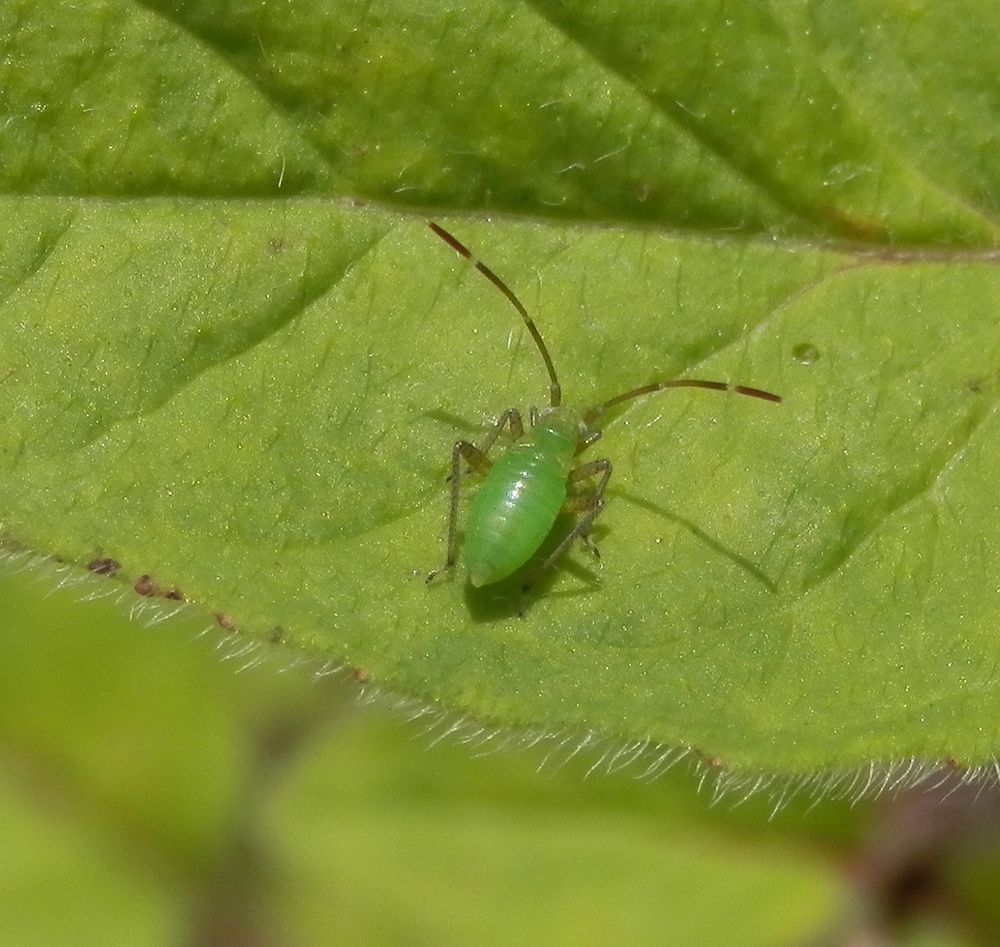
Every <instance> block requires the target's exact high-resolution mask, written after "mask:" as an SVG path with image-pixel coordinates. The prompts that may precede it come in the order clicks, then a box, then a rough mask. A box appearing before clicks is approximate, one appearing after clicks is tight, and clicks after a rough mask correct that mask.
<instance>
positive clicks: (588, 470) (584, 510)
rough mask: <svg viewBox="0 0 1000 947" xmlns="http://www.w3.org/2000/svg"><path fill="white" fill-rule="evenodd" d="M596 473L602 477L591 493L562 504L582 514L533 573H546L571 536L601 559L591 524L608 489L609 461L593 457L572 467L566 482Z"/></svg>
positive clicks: (599, 510)
mask: <svg viewBox="0 0 1000 947" xmlns="http://www.w3.org/2000/svg"><path fill="white" fill-rule="evenodd" d="M598 475H600V478H601V479H600V481H599V482H598V484H597V487H596V488H595V490H594V492H593V493H588V494H586V495H584V496H575V497H570V498H569V499H568V500H566V502H565V503H564V504H563V506H562V510H563V512H565V513H580V514H581V516H580V518H579V519H578V520H577V521H576V524H575V525H574V527H573V528H572V529H571V530H570V531H569V533H568V534H567V535H566V537H565V538H564V539H563V540H562V542H560V543H559V545H558V546H556V548H555V549H554V550H553V551H552V552H551V553H550V554H549V557H548V558H547V559H546V560H545V561H544V562H543V563H542V564H541V565H540V566H539V567H538V572H536V573H535V574H536V575H538V574H539V573H542V572H545V571H546V570H547V569H549V568H550V567H551V566H553V565H555V563H556V562H557V561H558V560H559V559H560V557H561V556H562V555H563V554H564V553H565V552H566V550H567V549H569V547H570V545H572V543H573V540H574V539H579V540H580V541H581V542H583V543H584V545H586V547H587V548H588V549H589V550H590V551H591V552H592V553H593V554H594V555H595V556H597V558H598V559H600V557H601V556H600V553H599V552H598V551H597V547H596V546H595V545H594V544H593V543H592V542H591V541H590V527H591V526H593V525H594V520H596V519H597V517H598V516H599V515H600V512H601V510H603V509H604V491H605V490H606V489H607V486H608V481H609V480H610V479H611V461H610V460H592V461H590V462H589V463H586V464H581V465H580V466H579V467H577V468H576V469H575V470H571V471H570V473H569V476H568V477H567V478H566V482H567V483H575V482H576V481H578V480H586V479H587V478H588V477H596V476H598ZM527 589H528V586H527V585H526V586H525V587H524V591H527Z"/></svg>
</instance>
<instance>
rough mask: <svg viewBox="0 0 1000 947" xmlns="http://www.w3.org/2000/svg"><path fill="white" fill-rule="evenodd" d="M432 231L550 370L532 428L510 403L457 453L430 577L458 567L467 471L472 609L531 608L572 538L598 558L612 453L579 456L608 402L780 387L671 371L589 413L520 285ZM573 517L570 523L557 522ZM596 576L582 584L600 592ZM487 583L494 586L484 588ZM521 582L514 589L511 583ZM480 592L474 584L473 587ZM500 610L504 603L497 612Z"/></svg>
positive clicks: (769, 396)
mask: <svg viewBox="0 0 1000 947" xmlns="http://www.w3.org/2000/svg"><path fill="white" fill-rule="evenodd" d="M429 226H430V228H431V230H433V231H434V233H435V234H437V236H438V237H440V238H441V239H442V240H443V241H444V242H445V243H447V244H448V246H450V247H451V248H452V249H453V250H454V251H455V252H456V253H458V254H459V255H460V256H463V257H465V258H466V259H467V260H469V261H470V262H471V263H472V264H473V265H474V266H475V268H476V269H477V270H479V272H480V273H481V274H482V275H483V276H485V277H486V279H488V280H489V281H490V282H491V283H492V284H493V285H494V286H495V287H496V288H497V289H498V290H499V291H500V292H501V293H502V294H503V295H504V296H506V297H507V300H508V302H509V303H510V304H511V305H512V306H513V307H514V309H516V310H517V313H518V315H519V316H520V317H521V320H522V321H523V322H524V325H525V327H526V328H527V330H528V333H529V335H530V336H531V338H532V340H533V341H534V343H535V347H536V348H537V349H538V353H539V355H540V356H541V358H542V362H543V363H544V364H545V370H546V372H547V373H548V376H549V405H548V407H547V408H543V409H541V410H536V409H534V408H533V409H532V410H531V412H530V413H529V416H528V420H529V422H530V427H528V428H527V429H526V428H525V424H524V420H523V418H522V416H521V412H520V411H518V409H517V408H508V409H507V410H506V411H504V412H503V414H502V415H500V417H499V419H498V420H497V421H496V423H495V424H494V425H493V427H492V428H491V429H490V430H489V432H488V433H487V435H486V437H485V438H484V440H483V442H482V443H481V444H480V445H478V446H477V445H475V444H473V443H472V442H471V441H468V440H465V439H461V440H458V441H455V443H454V445H453V447H452V452H451V473H450V474H449V476H448V480H449V483H450V487H451V489H450V499H449V508H448V551H447V555H446V557H445V562H444V565H443V566H442V567H441V568H440V569H437V570H435V571H434V572H432V573H430V575H428V577H427V582H428V583H431V582H433V581H434V580H435V579H436V578H437V577H438V576H440V575H443V574H445V573H448V572H450V571H451V570H452V569H453V568H454V566H455V563H456V561H457V558H458V545H459V530H458V508H459V502H460V499H461V481H462V477H463V476H464V475H466V474H467V473H475V474H478V475H479V476H481V477H482V482H481V483H480V484H479V487H478V489H477V491H476V493H475V495H474V496H473V498H472V502H471V503H470V504H469V512H468V515H467V517H466V523H465V531H464V535H463V537H462V547H463V558H464V560H465V566H466V572H467V578H468V582H467V585H466V601H467V603H468V605H469V608H470V610H471V611H473V613H478V614H480V615H483V616H486V615H489V614H497V615H499V614H510V611H511V605H512V603H516V604H515V607H514V608H513V610H514V611H516V612H517V613H518V614H523V612H524V604H523V602H524V599H525V596H526V594H527V592H528V590H529V588H532V587H533V586H534V587H536V589H537V590H538V591H544V586H543V587H542V588H541V589H538V588H537V587H538V581H539V580H540V579H544V580H545V582H546V584H549V585H550V584H551V581H552V569H551V567H552V566H553V565H554V564H555V563H556V562H558V561H560V560H561V559H562V557H563V555H564V554H565V553H566V552H567V550H568V549H569V548H570V546H571V545H572V544H573V542H574V541H576V540H579V541H580V542H582V543H583V544H584V545H585V546H586V547H587V548H588V549H589V550H590V551H591V552H592V553H593V554H594V556H595V557H599V554H598V552H597V546H596V545H594V543H593V541H592V538H591V533H592V531H593V527H594V521H595V520H596V519H597V517H598V516H599V515H600V513H601V511H602V510H603V509H604V505H605V494H606V491H607V487H608V482H609V481H610V480H611V470H612V466H611V461H610V460H607V459H605V458H600V459H598V460H591V461H584V462H583V463H578V461H577V456H578V455H579V454H581V453H582V452H583V451H585V450H586V449H587V448H588V447H590V446H591V445H592V444H594V443H595V442H596V441H598V440H599V439H600V437H601V429H600V427H599V426H598V421H599V420H600V418H601V417H602V415H604V414H605V412H607V411H608V410H609V409H611V408H614V407H616V406H618V405H621V404H623V403H624V402H627V401H631V400H632V399H634V398H639V397H642V396H643V395H648V394H653V393H654V392H657V391H663V390H665V389H667V388H701V389H707V390H710V391H722V392H732V393H733V394H737V395H745V396H747V397H751V398H757V399H760V400H762V401H770V402H772V403H776V402H780V401H781V397H780V395H776V394H773V393H772V392H770V391H764V390H763V389H761V388H751V387H749V386H747V385H734V384H732V383H730V382H727V381H706V380H704V379H700V378H672V379H667V380H665V381H654V382H651V383H649V384H646V385H640V386H639V387H638V388H632V389H630V390H629V391H626V392H624V393H623V394H620V395H616V396H615V397H614V398H609V399H608V400H607V401H602V402H601V403H600V404H597V405H594V406H593V407H591V408H588V409H586V410H584V411H576V410H574V409H572V408H569V407H567V406H564V405H563V403H562V386H561V385H560V383H559V379H558V376H557V375H556V369H555V365H554V364H553V361H552V356H551V355H550V354H549V350H548V348H547V346H546V345H545V342H544V340H543V339H542V335H541V333H540V332H539V331H538V327H537V326H536V325H535V323H534V321H533V320H532V318H531V316H529V315H528V311H527V310H526V309H525V308H524V305H523V304H522V303H521V301H520V300H519V299H518V298H517V296H516V295H515V294H514V291H513V290H512V289H511V288H510V287H509V286H508V285H507V284H506V283H505V282H504V281H503V280H502V279H500V277H499V276H497V274H496V273H494V272H493V270H491V269H490V268H489V267H488V266H487V265H486V264H485V263H483V262H482V261H481V260H477V259H476V258H475V257H474V256H473V255H472V251H470V250H469V248H468V247H466V246H465V244H463V243H461V242H460V241H459V240H458V238H457V237H455V236H453V235H452V234H450V233H449V232H448V231H447V230H445V229H444V228H443V227H441V226H440V225H439V224H436V223H434V222H433V221H430V222H429ZM505 432H506V434H507V435H508V436H509V438H510V440H511V441H513V444H512V446H510V447H509V448H508V449H507V450H506V452H505V453H504V454H503V455H502V456H500V457H499V458H497V459H496V460H494V459H492V458H491V457H490V456H489V454H490V451H491V450H492V449H493V447H494V446H495V445H496V443H497V441H498V440H499V439H500V438H501V436H502V435H504V433H505ZM566 516H569V517H572V520H571V522H570V525H569V526H568V528H566V529H565V530H562V529H560V528H558V527H557V523H565V522H566V519H565V518H566ZM596 585H597V582H596V577H595V579H594V582H593V584H592V585H591V584H590V583H587V584H586V585H584V587H583V588H584V591H585V592H586V591H592V590H593V588H594V587H596ZM486 589H488V590H489V591H488V592H487V591H484V590H486ZM515 589H516V590H517V595H516V596H513V597H512V596H511V595H509V594H508V590H510V591H513V590H515ZM474 590H476V591H474ZM495 609H500V611H499V612H497V611H495Z"/></svg>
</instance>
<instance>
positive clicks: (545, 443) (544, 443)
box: [531, 407, 582, 460]
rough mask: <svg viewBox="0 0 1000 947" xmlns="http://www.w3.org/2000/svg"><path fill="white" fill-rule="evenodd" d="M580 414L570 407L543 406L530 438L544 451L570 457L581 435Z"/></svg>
mask: <svg viewBox="0 0 1000 947" xmlns="http://www.w3.org/2000/svg"><path fill="white" fill-rule="evenodd" d="M581 431H582V428H581V425H580V415H579V414H577V412H576V411H574V410H573V409H572V408H561V407H560V408H545V409H543V410H542V411H540V412H539V414H538V417H537V419H536V421H535V425H534V427H533V428H532V429H531V440H532V441H533V442H534V443H535V444H536V445H537V446H538V447H539V448H540V449H541V450H543V451H545V452H546V453H550V454H554V455H558V456H562V457H565V458H567V460H568V459H571V458H572V457H573V455H574V454H575V453H576V448H577V444H579V442H580V436H581Z"/></svg>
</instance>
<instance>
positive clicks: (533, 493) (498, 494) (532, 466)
mask: <svg viewBox="0 0 1000 947" xmlns="http://www.w3.org/2000/svg"><path fill="white" fill-rule="evenodd" d="M565 499H566V471H565V469H564V467H563V464H562V463H560V461H559V459H557V458H554V457H552V456H549V455H547V454H545V453H544V452H538V451H536V450H533V449H532V448H531V447H529V446H525V447H521V448H519V449H518V448H515V449H514V450H512V451H510V453H508V454H506V455H505V456H503V457H501V458H500V459H499V460H498V461H497V462H496V463H495V464H494V465H493V467H492V468H491V469H490V472H489V474H488V475H487V477H486V479H485V480H484V481H483V484H482V486H481V487H480V488H479V491H478V493H476V495H475V497H474V498H473V501H472V505H471V507H470V509H469V517H468V520H467V521H466V531H465V545H464V558H465V564H466V568H467V569H468V573H469V581H470V582H471V583H472V584H473V585H476V586H479V585H489V584H490V583H492V582H499V581H500V579H505V578H506V577H507V576H509V575H510V574H511V573H512V572H515V571H516V570H517V569H519V568H520V567H521V566H523V565H524V564H525V563H526V562H527V561H528V560H529V559H530V558H531V557H532V555H533V554H534V553H535V552H537V550H538V547H539V546H541V544H542V543H543V542H544V540H545V537H546V536H548V534H549V532H550V531H551V529H552V524H553V523H555V520H556V517H557V516H558V515H559V509H560V507H562V505H563V501H564V500H565Z"/></svg>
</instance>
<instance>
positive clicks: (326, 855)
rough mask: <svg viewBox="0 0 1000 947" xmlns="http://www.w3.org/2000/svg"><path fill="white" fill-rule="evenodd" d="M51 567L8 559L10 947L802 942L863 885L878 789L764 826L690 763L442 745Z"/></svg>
mask: <svg viewBox="0 0 1000 947" xmlns="http://www.w3.org/2000/svg"><path fill="white" fill-rule="evenodd" d="M55 571H56V570H55V569H54V568H53V567H52V566H43V567H41V568H37V569H35V570H25V571H23V572H22V573H21V574H20V575H17V576H9V575H7V574H5V573H3V574H0V601H3V603H4V610H3V626H2V627H3V634H2V635H0V688H2V690H0V692H2V693H3V694H4V696H5V697H8V698H11V699H5V700H3V701H0V759H2V761H3V765H2V768H0V769H2V774H3V775H2V777H0V800H2V803H3V804H2V805H0V830H2V832H3V838H4V841H5V844H6V845H7V846H9V848H10V851H9V852H8V853H7V855H6V857H5V858H4V859H3V863H2V865H0V883H2V884H3V890H4V895H5V896H4V897H3V898H2V899H0V942H2V943H4V944H17V945H18V947H34V945H36V944H37V945H41V947H48V945H51V944H53V943H72V944H78V943H79V944H98V943H100V944H104V943H107V944H143V945H146V944H152V945H157V944H178V943H208V942H213V941H214V942H218V941H219V939H220V937H221V939H222V940H223V941H225V942H228V943H265V942H266V943H275V944H287V943H295V944H302V945H313V944H317V945H319V944H328V943H329V942H330V931H331V930H334V929H336V930H337V931H338V932H339V937H338V941H343V942H348V943H351V944H357V945H367V944H373V945H384V944H390V943H413V942H423V943H463V944H464V943H518V944H532V943H537V944H542V943H544V944H562V943H566V944H570V943H572V944H576V943H579V942H580V931H581V930H583V929H584V926H583V925H585V926H586V929H587V931H588V936H587V943H590V944H595V945H604V944H616V943H621V942H622V941H623V940H627V941H629V942H640V943H641V942H647V943H648V942H657V941H662V940H665V939H666V940H669V941H672V942H678V943H686V942H692V941H695V940H696V941H697V942H698V943H700V944H706V945H708V947H713V945H716V944H731V943H733V941H734V939H736V940H739V942H740V943H748V944H776V943H778V944H792V943H801V942H803V941H805V940H808V939H809V938H810V937H812V938H813V939H815V937H816V936H818V935H819V933H820V932H822V931H823V930H824V929H827V928H830V927H831V926H832V924H833V923H835V922H836V920H837V915H838V914H840V913H841V911H842V910H843V909H844V908H845V907H851V906H853V904H854V903H855V902H857V903H859V904H860V903H863V902H862V899H863V897H864V893H862V892H859V893H857V894H855V892H854V891H852V889H851V888H850V887H849V886H848V885H847V884H846V880H845V878H844V877H843V873H842V872H841V871H839V870H838V867H837V863H838V862H839V861H842V860H843V859H844V858H845V857H846V856H847V852H848V851H849V850H850V849H849V848H848V846H849V845H850V840H851V838H852V837H853V836H856V835H857V834H858V828H859V825H860V824H861V820H862V819H864V818H865V814H866V811H867V810H868V808H869V807H867V806H864V805H861V806H856V807H848V806H847V805H846V803H837V802H829V803H826V804H824V805H821V806H819V807H817V808H815V809H813V810H811V811H810V812H809V813H808V815H804V814H803V811H802V809H801V808H800V809H797V810H793V811H786V812H785V813H783V814H782V815H781V816H779V817H778V818H777V819H776V820H774V821H770V822H768V821H765V820H764V819H762V818H761V811H762V810H764V811H766V809H765V807H764V805H762V804H763V803H764V800H759V801H758V804H756V805H755V804H754V803H750V804H748V805H747V806H744V807H741V808H740V809H737V810H732V809H730V808H729V807H725V806H722V807H716V808H711V807H709V806H707V805H705V800H704V798H702V797H699V796H698V795H697V793H696V792H695V790H694V787H693V785H692V782H691V780H690V778H689V776H688V774H687V773H685V772H682V771H681V770H680V769H678V770H677V771H675V772H674V773H673V774H670V775H668V776H667V777H666V778H664V779H662V780H660V781H659V782H658V783H657V784H656V786H653V787H651V786H649V785H645V784H642V783H640V782H638V781H636V780H634V779H633V778H631V777H630V776H629V775H628V774H624V773H619V774H617V776H613V777H608V778H604V779H591V780H587V779H582V778H581V776H582V772H583V771H584V769H585V766H584V765H582V764H581V761H577V765H576V766H572V765H571V766H567V767H565V768H563V769H562V770H558V771H557V770H556V769H555V768H554V767H549V768H548V769H547V770H546V772H544V773H543V774H541V775H540V774H539V773H538V772H536V766H537V763H538V759H537V757H535V758H533V756H532V755H531V754H517V755H515V754H509V753H507V754H498V755H495V756H493V757H492V758H476V759H473V758H472V757H471V756H470V754H469V752H468V750H467V748H466V747H464V746H448V745H445V744H438V745H437V746H435V747H433V749H429V748H428V739H427V738H426V737H425V736H424V735H423V734H422V733H421V727H420V725H418V726H409V727H407V726H400V725H399V722H398V721H394V720H392V719H391V718H387V717H386V715H385V714H384V713H382V714H379V713H373V712H372V710H371V708H367V707H361V706H360V705H359V704H358V702H357V701H356V700H354V699H353V692H354V690H355V689H354V687H353V686H344V685H343V684H341V683H339V682H334V681H332V680H330V679H327V680H326V681H325V682H324V684H325V685H326V686H318V685H317V682H316V681H315V680H313V679H312V677H311V675H310V673H309V669H308V668H306V667H298V668H289V667H288V666H287V661H288V656H287V655H279V656H273V657H272V659H271V660H265V661H264V664H263V666H262V667H258V668H256V669H253V670H248V671H247V672H246V673H243V674H238V675H237V674H234V673H233V664H232V663H230V664H226V663H223V662H221V661H219V659H218V656H217V654H216V650H215V648H214V647H213V645H214V642H212V641H211V640H210V637H208V636H203V637H202V638H201V639H200V640H199V641H197V642H192V641H191V640H190V637H191V635H192V634H193V633H196V632H197V631H198V630H199V628H200V626H203V625H204V620H203V619H202V620H201V622H200V623H199V621H198V620H197V618H196V616H192V618H191V620H189V621H176V622H174V623H173V624H172V625H170V626H165V625H158V626H155V627H153V628H149V629H146V628H137V627H136V625H135V624H134V623H133V624H129V623H128V621H127V620H126V618H125V617H124V614H125V613H126V611H127V610H126V608H124V607H123V606H122V605H116V604H115V603H114V602H113V601H107V600H106V601H101V602H88V603H86V604H84V605H81V604H80V603H79V601H78V599H79V596H80V589H78V588H77V589H72V588H64V589H61V590H59V591H58V592H56V593H55V594H52V595H48V596H46V597H45V599H44V600H43V601H42V602H41V603H38V602H37V601H35V599H36V598H37V586H38V585H41V584H44V587H46V588H48V587H50V583H51V581H52V577H53V573H54V572H55ZM62 571H63V572H64V573H66V571H67V570H66V569H65V567H62ZM63 577H64V578H68V575H64V576H63ZM32 585H34V586H36V588H35V589H32V588H31V586H32ZM258 657H260V655H258ZM241 662H242V659H241ZM151 667H152V668H153V669H154V671H153V673H152V674H151V673H150V668H151ZM276 668H283V669H284V671H285V673H282V674H276V673H274V672H275V669H276ZM470 866H474V867H475V876H476V883H475V884H472V885H469V884H468V879H469V875H470ZM985 880H989V879H988V878H987V879H985ZM458 889H467V890H466V891H465V893H464V894H463V897H461V898H456V897H455V895H454V893H455V891H456V890H458ZM720 900H724V901H725V903H726V904H729V905H733V906H734V907H737V906H738V907H739V911H738V913H737V912H735V911H728V912H719V911H718V910H713V904H717V903H719V901H720ZM512 905H516V906H517V909H516V910H512V909H511V906H512ZM66 907H71V908H72V909H73V914H72V917H69V916H67V915H66V912H65V910H63V908H66ZM979 914H980V915H981V914H982V911H980V912H979ZM986 916H989V914H988V913H987V915H986ZM738 919H739V920H741V921H742V923H743V925H744V928H745V929H746V930H747V931H749V932H750V933H746V934H744V933H740V934H738V935H735V936H734V928H733V925H734V924H735V923H737V920H738ZM220 932H221V933H220Z"/></svg>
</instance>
